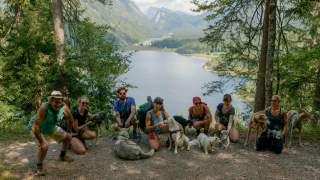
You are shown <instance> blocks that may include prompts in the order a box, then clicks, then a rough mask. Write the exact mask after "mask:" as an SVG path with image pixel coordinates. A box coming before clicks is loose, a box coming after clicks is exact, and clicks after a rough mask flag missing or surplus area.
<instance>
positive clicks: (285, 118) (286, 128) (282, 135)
mask: <svg viewBox="0 0 320 180" xmlns="http://www.w3.org/2000/svg"><path fill="white" fill-rule="evenodd" d="M283 118H284V119H283V123H284V126H283V129H282V132H281V137H282V138H283V137H284V136H285V135H286V133H287V130H288V116H287V113H284V117H283Z"/></svg>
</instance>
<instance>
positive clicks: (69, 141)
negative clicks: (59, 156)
mask: <svg viewBox="0 0 320 180" xmlns="http://www.w3.org/2000/svg"><path fill="white" fill-rule="evenodd" d="M71 140H72V136H71V134H70V133H67V135H66V141H67V142H68V143H71Z"/></svg>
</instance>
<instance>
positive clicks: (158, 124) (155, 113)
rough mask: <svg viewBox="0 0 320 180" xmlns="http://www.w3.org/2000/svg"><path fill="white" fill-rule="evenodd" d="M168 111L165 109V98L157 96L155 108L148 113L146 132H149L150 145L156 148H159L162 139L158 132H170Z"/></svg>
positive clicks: (154, 103) (154, 101)
mask: <svg viewBox="0 0 320 180" xmlns="http://www.w3.org/2000/svg"><path fill="white" fill-rule="evenodd" d="M168 118H169V115H168V113H167V112H166V111H165V110H164V107H163V99H162V98H160V97H156V98H155V99H154V100H153V108H152V110H150V111H148V113H147V115H146V132H148V141H149V145H150V147H151V148H152V149H154V150H156V151H157V150H159V148H160V140H159V137H158V134H161V133H167V132H169V128H168V125H167V124H168Z"/></svg>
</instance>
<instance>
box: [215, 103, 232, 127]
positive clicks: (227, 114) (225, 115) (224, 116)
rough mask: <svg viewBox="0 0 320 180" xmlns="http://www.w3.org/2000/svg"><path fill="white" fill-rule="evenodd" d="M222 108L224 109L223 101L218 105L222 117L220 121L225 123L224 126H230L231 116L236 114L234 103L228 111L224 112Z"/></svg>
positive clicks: (218, 111)
mask: <svg viewBox="0 0 320 180" xmlns="http://www.w3.org/2000/svg"><path fill="white" fill-rule="evenodd" d="M222 109H223V103H220V104H219V105H218V106H217V113H218V116H219V117H220V123H221V124H223V125H224V126H228V123H229V118H230V116H231V115H232V116H234V115H235V109H234V107H233V106H232V105H231V108H230V109H229V111H228V112H223V111H222Z"/></svg>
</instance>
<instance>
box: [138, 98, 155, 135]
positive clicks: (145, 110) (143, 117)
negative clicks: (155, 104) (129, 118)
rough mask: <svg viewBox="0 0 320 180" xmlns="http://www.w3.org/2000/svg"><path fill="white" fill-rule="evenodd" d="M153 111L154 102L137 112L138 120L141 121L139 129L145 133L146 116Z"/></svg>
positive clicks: (142, 106) (147, 103) (140, 107)
mask: <svg viewBox="0 0 320 180" xmlns="http://www.w3.org/2000/svg"><path fill="white" fill-rule="evenodd" d="M151 109H152V101H149V100H148V102H146V103H144V104H142V105H141V106H139V108H138V110H137V120H138V121H139V124H138V125H139V128H140V129H141V130H142V131H144V130H145V128H146V116H147V113H148V111H150V110H151Z"/></svg>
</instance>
